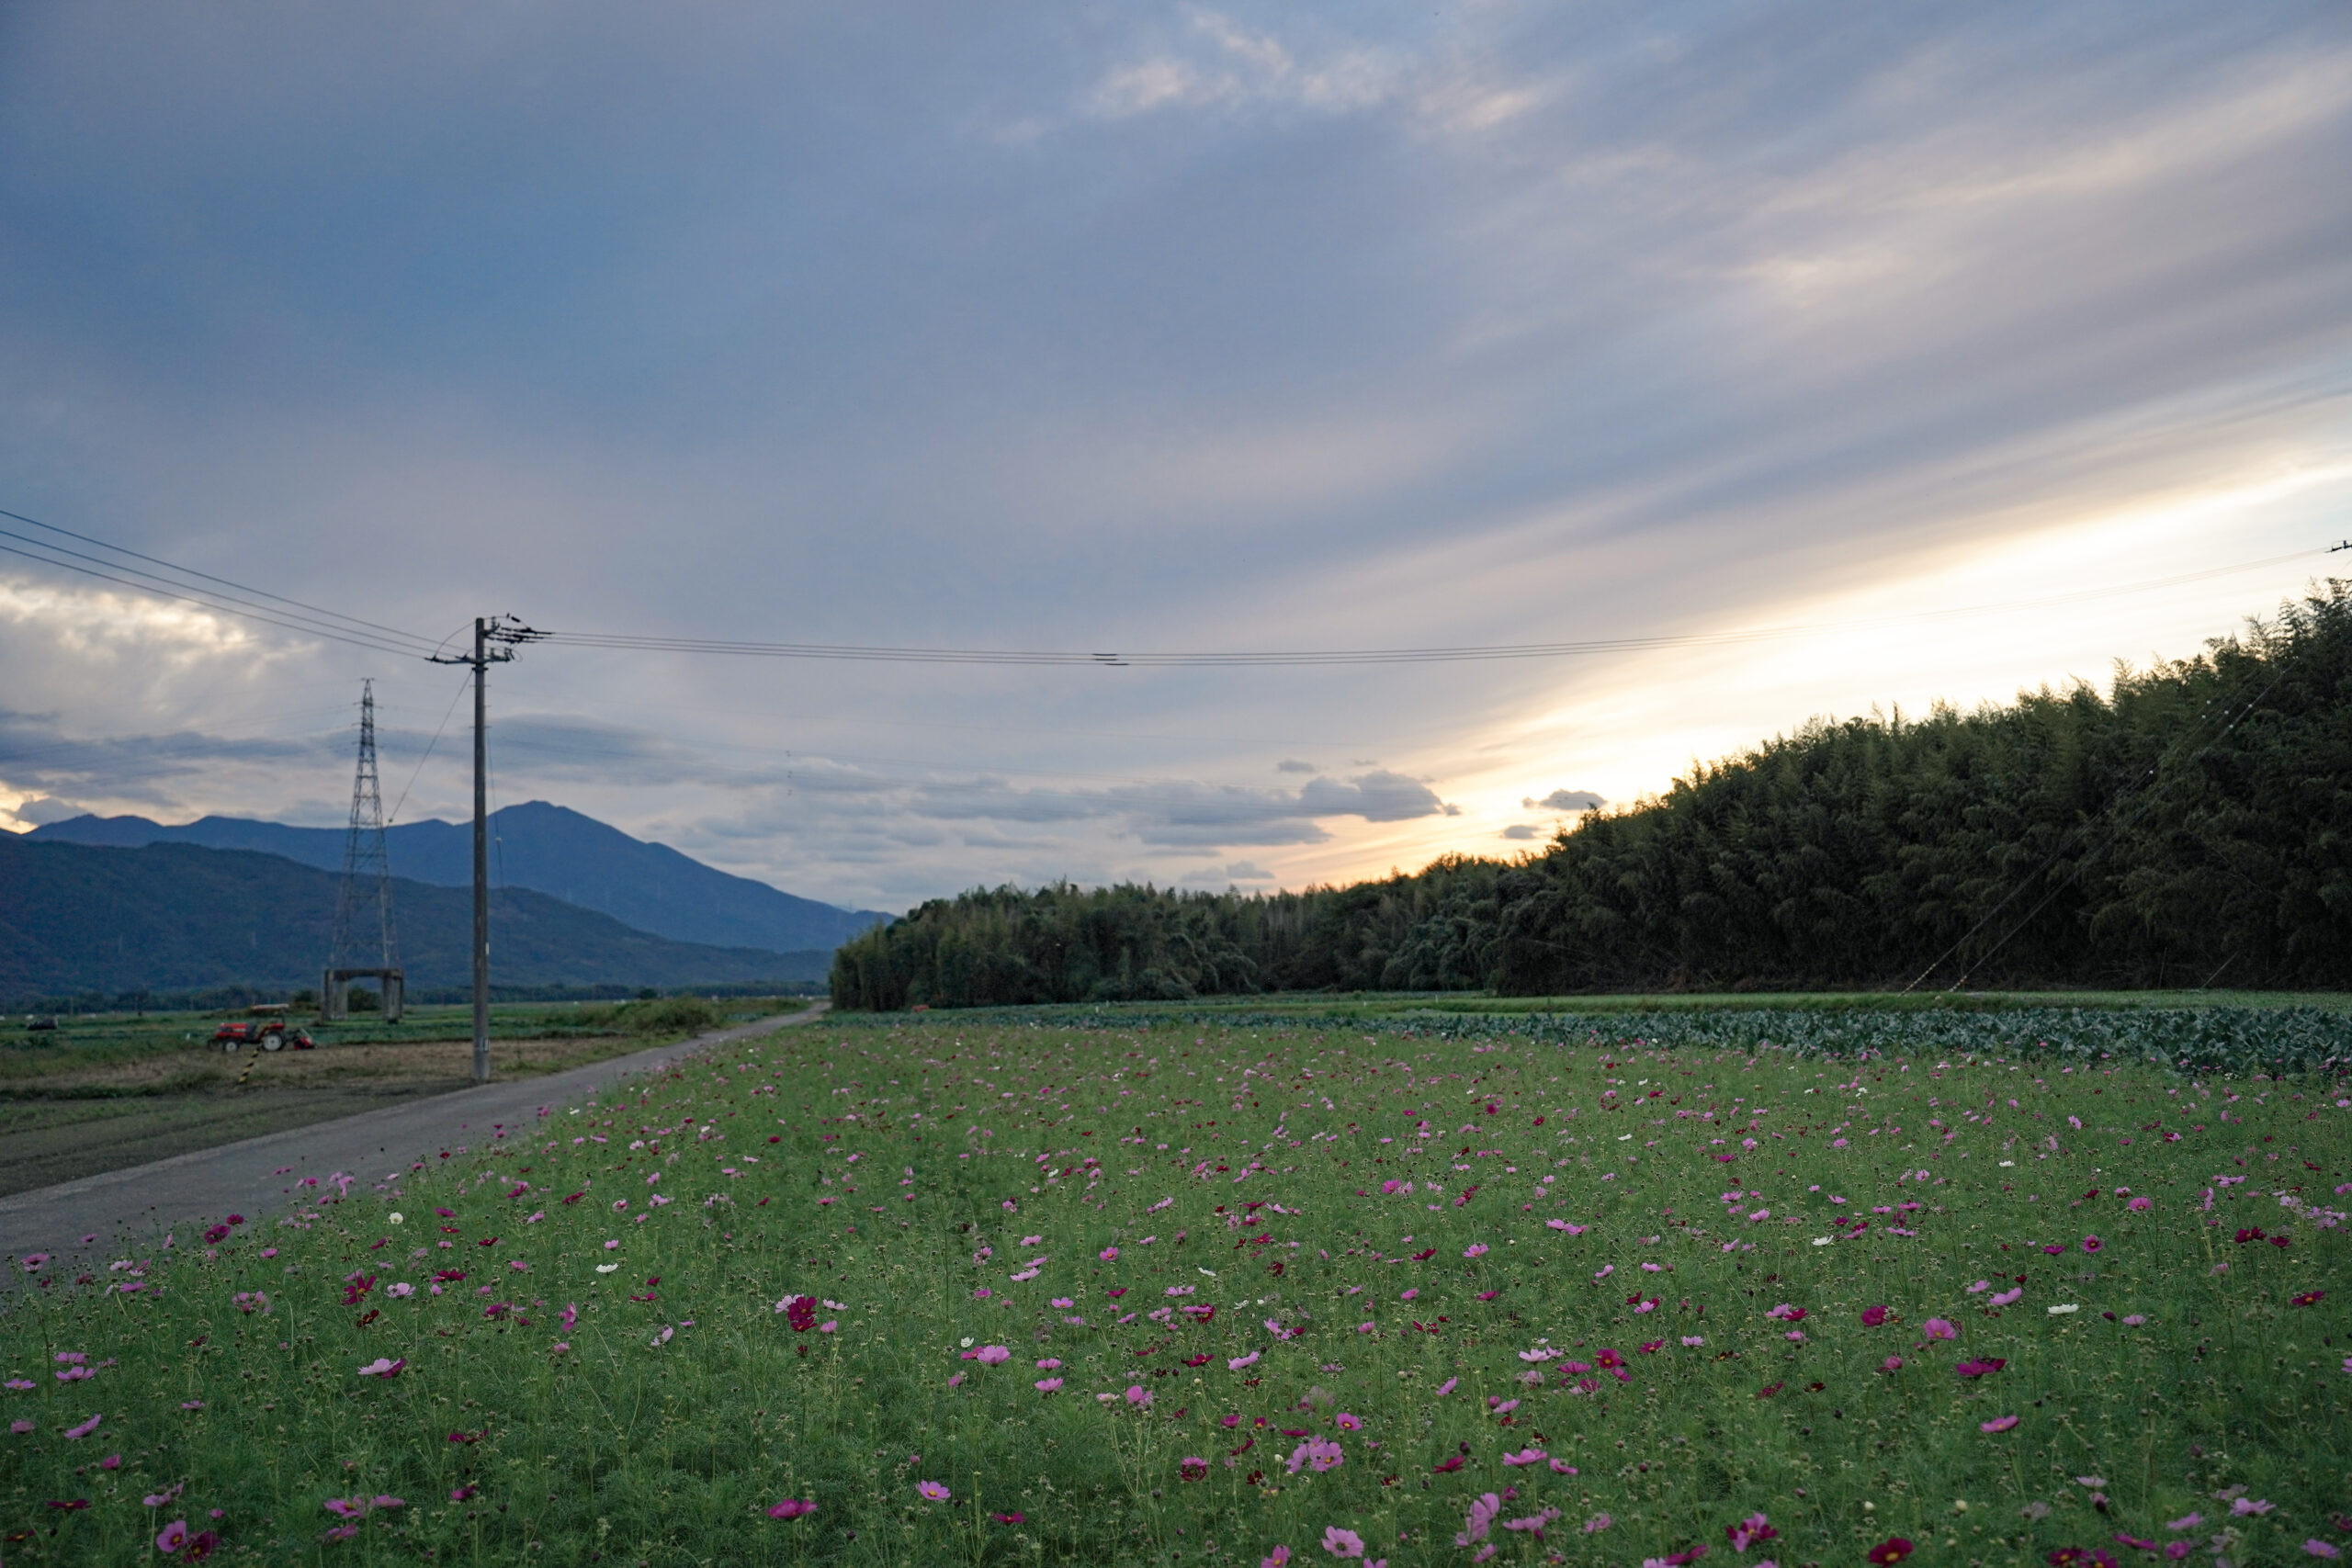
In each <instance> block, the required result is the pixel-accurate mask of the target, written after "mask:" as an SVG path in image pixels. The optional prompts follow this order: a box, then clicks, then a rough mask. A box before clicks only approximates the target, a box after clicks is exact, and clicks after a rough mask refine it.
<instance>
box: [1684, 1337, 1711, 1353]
mask: <svg viewBox="0 0 2352 1568" xmlns="http://www.w3.org/2000/svg"><path fill="white" fill-rule="evenodd" d="M1706 1342H1707V1341H1706V1337H1705V1336H1703V1335H1699V1334H1686V1335H1684V1336H1683V1337H1682V1343H1683V1344H1684V1345H1685V1346H1687V1347H1689V1348H1693V1349H1695V1348H1698V1347H1699V1346H1702V1345H1704V1344H1705V1343H1706Z"/></svg>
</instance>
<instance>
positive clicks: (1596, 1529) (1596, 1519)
mask: <svg viewBox="0 0 2352 1568" xmlns="http://www.w3.org/2000/svg"><path fill="white" fill-rule="evenodd" d="M1616 1522H1617V1521H1616V1520H1614V1519H1612V1518H1611V1517H1609V1516H1608V1515H1607V1514H1595V1515H1593V1516H1592V1517H1590V1518H1589V1519H1587V1520H1585V1522H1584V1533H1585V1534H1587V1535H1598V1534H1600V1532H1601V1531H1602V1530H1605V1529H1608V1528H1609V1527H1610V1526H1611V1525H1612V1524H1615V1523H1616Z"/></svg>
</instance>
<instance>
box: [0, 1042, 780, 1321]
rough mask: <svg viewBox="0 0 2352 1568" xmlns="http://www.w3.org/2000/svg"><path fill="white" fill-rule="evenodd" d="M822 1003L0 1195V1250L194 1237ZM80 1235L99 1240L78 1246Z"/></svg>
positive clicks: (431, 1155) (75, 1259)
mask: <svg viewBox="0 0 2352 1568" xmlns="http://www.w3.org/2000/svg"><path fill="white" fill-rule="evenodd" d="M824 1011H825V1004H823V1003H821V1002H820V1003H819V1004H818V1005H817V1006H816V1007H813V1008H811V1009H809V1010H808V1011H806V1012H797V1013H787V1014H786V1015H784V1016H783V1017H781V1018H764V1019H761V1020H760V1021H757V1022H755V1023H746V1024H742V1025H740V1026H738V1027H736V1028H733V1029H724V1030H718V1031H715V1032H711V1033H708V1034H704V1035H699V1036H697V1037H695V1039H693V1040H688V1041H684V1042H681V1043H677V1044H674V1045H662V1046H657V1047H655V1048H654V1049H652V1050H650V1051H639V1052H635V1053H633V1054H631V1055H627V1056H614V1057H610V1058H608V1059H607V1060H605V1061H602V1062H596V1063H594V1064H592V1065H590V1066H584V1067H574V1068H571V1070H569V1071H567V1072H561V1073H550V1074H548V1075H547V1076H546V1077H533V1078H518V1079H516V1080H515V1081H513V1082H509V1083H502V1082H497V1081H492V1082H490V1083H486V1084H481V1085H478V1086H476V1087H473V1088H469V1089H459V1090H458V1091H457V1092H455V1093H453V1094H443V1095H435V1096H434V1097H433V1098H432V1099H430V1100H412V1101H410V1102H408V1103H406V1104H403V1105H396V1106H391V1107H389V1108H387V1109H385V1110H382V1111H368V1113H367V1114H365V1115H361V1116H347V1117H345V1118H344V1119H343V1120H342V1121H339V1122H315V1123H313V1124H311V1125H310V1126H307V1127H297V1128H294V1129H292V1130H290V1131H288V1132H284V1133H272V1134H268V1135H267V1136H266V1137H259V1138H247V1139H245V1140H244V1141H243V1142H242V1143H235V1144H224V1145H221V1146H220V1147H219V1148H217V1149H202V1150H198V1152H196V1153H194V1154H185V1155H177V1156H174V1157H172V1158H170V1159H165V1160H157V1161H155V1162H154V1163H153V1164H152V1165H141V1166H132V1167H130V1168H128V1169H124V1170H110V1171H107V1172H106V1173H105V1174H103V1175H100V1176H88V1177H84V1178H83V1179H80V1180H78V1181H65V1182H60V1183H59V1184H58V1185H57V1186H54V1187H43V1188H40V1189H38V1190H34V1191H31V1192H19V1193H17V1194H16V1195H15V1196H13V1197H8V1198H0V1253H5V1254H6V1256H7V1257H8V1258H9V1259H11V1260H12V1262H13V1260H14V1259H16V1258H21V1257H23V1256H24V1255H26V1254H27V1253H32V1252H47V1253H51V1254H53V1255H55V1257H56V1258H57V1260H58V1261H57V1263H56V1264H55V1265H53V1266H52V1268H51V1273H52V1274H54V1273H56V1272H60V1271H67V1270H71V1269H76V1268H78V1267H80V1266H81V1260H82V1259H83V1258H85V1256H86V1257H91V1258H95V1257H96V1256H97V1255H98V1254H99V1253H100V1252H101V1251H105V1250H113V1251H114V1252H115V1254H116V1255H117V1256H120V1254H121V1251H122V1250H123V1249H124V1248H125V1247H133V1248H135V1247H153V1245H154V1243H155V1242H156V1241H157V1240H159V1239H160V1238H161V1237H162V1236H163V1235H170V1234H172V1233H173V1227H175V1226H176V1227H178V1228H179V1229H180V1230H181V1231H184V1232H187V1234H186V1235H178V1236H177V1237H176V1239H177V1240H178V1241H179V1242H180V1243H182V1244H187V1243H193V1242H194V1241H195V1240H196V1235H195V1234H194V1233H195V1231H196V1230H197V1228H198V1224H199V1223H209V1222H211V1221H215V1220H219V1219H221V1218H224V1217H226V1216H227V1215H229V1214H231V1213H239V1214H243V1215H244V1216H245V1217H246V1218H247V1219H249V1220H257V1219H260V1218H262V1217H264V1216H265V1215H267V1214H269V1213H272V1212H273V1211H276V1210H277V1209H281V1208H285V1207H288V1206H289V1205H291V1204H293V1203H295V1202H297V1201H300V1200H299V1199H298V1198H297V1196H296V1194H297V1193H303V1194H306V1195H307V1194H308V1193H310V1192H311V1190H312V1189H310V1188H305V1187H303V1186H301V1185H300V1183H302V1182H303V1181H304V1180H305V1179H315V1180H316V1182H317V1183H318V1184H319V1186H320V1187H321V1188H323V1187H324V1184H325V1183H326V1182H327V1180H328V1179H329V1178H330V1177H332V1176H333V1175H334V1173H335V1172H337V1171H342V1172H345V1173H347V1174H349V1175H350V1176H352V1177H354V1178H356V1181H355V1183H354V1185H355V1186H356V1185H359V1184H362V1183H364V1184H367V1185H369V1186H372V1185H373V1184H374V1183H376V1182H377V1181H379V1180H380V1179H383V1178H385V1177H387V1176H391V1175H398V1174H401V1173H405V1172H406V1171H407V1169H408V1168H409V1167H410V1165H412V1164H413V1163H414V1162H415V1161H417V1160H433V1159H437V1158H439V1157H440V1156H441V1153H442V1151H443V1150H445V1149H446V1150H448V1151H449V1152H451V1153H453V1154H454V1153H456V1152H457V1151H458V1149H460V1148H461V1147H462V1148H469V1147H472V1146H473V1145H477V1144H483V1143H488V1142H491V1141H492V1140H493V1139H495V1138H497V1137H499V1136H501V1135H502V1134H505V1133H509V1132H513V1131H515V1130H516V1129H518V1128H521V1127H522V1126H524V1125H526V1123H528V1122H531V1121H533V1120H534V1119H535V1118H536V1117H537V1115H538V1113H539V1112H540V1111H541V1110H543V1109H551V1108H553V1107H556V1106H559V1105H561V1104H563V1103H565V1102H567V1101H571V1100H584V1099H586V1098H587V1097H588V1096H589V1095H591V1094H593V1093H594V1092H596V1091H597V1090H598V1089H605V1088H607V1087H609V1086H612V1085H615V1084H617V1083H618V1082H619V1081H620V1080H621V1079H622V1078H624V1077H630V1076H632V1075H636V1076H646V1075H650V1074H653V1073H658V1072H660V1071H661V1070H662V1069H663V1068H664V1067H667V1066H670V1065H671V1064H672V1063H673V1062H675V1061H677V1060H678V1059H679V1058H680V1057H682V1056H685V1055H690V1054H692V1053H694V1052H696V1051H702V1050H707V1049H708V1048H709V1047H711V1046H713V1045H718V1044H721V1043H726V1042H728V1041H733V1040H748V1039H752V1038H753V1037H754V1036H757V1035H762V1034H766V1033H769V1032H773V1031H775V1030H778V1029H783V1028H786V1027H788V1026H790V1025H792V1024H796V1023H807V1022H809V1021H810V1020H812V1019H816V1018H819V1017H821V1016H823V1014H824ZM85 1236H95V1237H96V1239H95V1240H94V1241H91V1242H87V1243H85V1242H84V1240H83V1239H82V1238H83V1237H85ZM24 1278H25V1275H24V1273H23V1271H22V1270H21V1269H17V1268H15V1267H11V1268H9V1269H6V1270H5V1272H0V1289H5V1288H6V1285H7V1284H13V1283H17V1282H21V1281H22V1280H24Z"/></svg>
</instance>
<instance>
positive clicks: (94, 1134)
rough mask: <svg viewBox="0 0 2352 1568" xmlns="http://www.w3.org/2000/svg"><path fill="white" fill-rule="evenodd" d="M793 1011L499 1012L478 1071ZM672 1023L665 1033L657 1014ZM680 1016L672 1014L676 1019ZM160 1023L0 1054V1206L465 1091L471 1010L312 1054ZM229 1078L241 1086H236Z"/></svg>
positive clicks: (327, 1040) (625, 1008)
mask: <svg viewBox="0 0 2352 1568" xmlns="http://www.w3.org/2000/svg"><path fill="white" fill-rule="evenodd" d="M798 1005H799V1003H798V1002H797V1000H787V999H772V998H730V999H729V1000H728V1001H726V1002H723V1003H719V1004H717V1005H715V1006H714V1005H709V1004H703V1003H699V1002H695V1001H693V1000H691V999H688V1000H686V1001H684V1002H683V1003H681V1002H668V1003H639V1004H623V1005H620V1006H617V1007H616V1006H614V1005H612V1004H609V1003H587V1004H580V1003H560V1002H521V1003H503V1004H501V1005H499V1006H497V1007H495V1008H493V1009H492V1023H491V1028H492V1036H493V1043H492V1064H493V1066H494V1069H495V1071H496V1072H497V1073H498V1074H499V1075H500V1076H501V1077H528V1076H534V1075H539V1074H546V1073H554V1072H561V1071H563V1070H564V1069H565V1068H568V1067H576V1066H585V1065H587V1064H588V1063H591V1062H598V1061H603V1060H605V1059H606V1058H607V1057H611V1056H616V1055H622V1054H624V1053H626V1052H630V1051H635V1050H639V1049H641V1048H642V1047H644V1046H646V1045H649V1044H654V1043H662V1042H663V1041H668V1040H676V1039H683V1038H684V1037H686V1036H687V1035H689V1034H692V1033H693V1032H695V1029H697V1028H701V1027H707V1026H708V1025H710V1024H712V1023H715V1022H718V1021H722V1020H723V1019H731V1018H741V1017H760V1016H764V1015H765V1014H768V1013H770V1012H773V1011H775V1010H778V1009H779V1008H791V1007H797V1006H798ZM664 1008H668V1009H671V1010H673V1011H676V1013H677V1016H676V1018H675V1021H674V1023H673V1021H672V1020H671V1018H670V1015H669V1014H665V1013H663V1012H662V1009H664ZM680 1009H683V1011H677V1010H680ZM243 1016H244V1015H243V1013H242V1012H239V1013H234V1014H214V1013H200V1012H163V1013H149V1014H146V1015H144V1016H134V1015H131V1014H129V1013H115V1014H102V1015H98V1016H96V1017H86V1016H85V1017H75V1016H71V1015H69V1016H68V1017H66V1018H65V1019H64V1020H63V1021H62V1028H60V1029H58V1030H57V1031H55V1032H44V1033H25V1034H15V1033H13V1032H12V1037H11V1038H10V1039H9V1040H8V1041H7V1043H6V1045H5V1046H0V1196H6V1195H8V1194H10V1193H15V1192H22V1191H26V1190H30V1189H33V1188H39V1187H45V1186H48V1185H50V1184H51V1183H53V1182H60V1181H70V1180H73V1179H75V1178H78V1177H84V1176H89V1175H93V1174H95V1173H96V1172H99V1171H104V1170H114V1169H119V1168H122V1167H125V1166H131V1165H140V1164H144V1163H146V1162H147V1161H150V1160H157V1159H163V1158H166V1157H168V1156H172V1155H176V1154H185V1153H187V1152H189V1151H191V1150H195V1149H203V1148H213V1147H217V1146H219V1145H222V1144H227V1143H233V1142H235V1141H236V1140H238V1139H240V1138H250V1137H258V1136H260V1135H261V1134H266V1133H275V1132H280V1131H283V1130H284V1129H286V1128H289V1127H302V1126H308V1125H311V1124H312V1123H314V1122H324V1121H331V1120H334V1119H335V1118H337V1117H343V1116H351V1115H356V1114H358V1113H360V1112H363V1111H374V1110H379V1109H380V1108H382V1107H384V1106H387V1105H396V1104H399V1103H401V1102H402V1101H405V1100H415V1099H419V1098H422V1097H424V1096H427V1095H435V1094H446V1093H447V1092H449V1091H450V1090H452V1089H461V1088H463V1087H464V1086H466V1085H467V1084H469V1083H470V1082H471V1081H472V1060H473V1014H472V1012H471V1010H469V1009H467V1008H461V1007H421V1008H411V1009H410V1010H409V1011H408V1014H407V1016H406V1017H405V1018H404V1019H403V1020H402V1021H401V1022H399V1023H397V1024H390V1023H386V1022H384V1021H382V1020H381V1019H379V1018H373V1017H368V1016H366V1015H360V1016H358V1017H355V1018H353V1019H350V1020H347V1021H344V1022H341V1023H337V1024H334V1025H331V1026H330V1025H312V1026H311V1030H310V1032H311V1035H312V1036H313V1037H314V1038H315V1039H316V1040H317V1041H318V1043H319V1046H320V1049H318V1050H315V1051H280V1052H276V1053H264V1054H262V1055H260V1056H259V1059H258V1060H256V1059H255V1055H254V1053H253V1052H251V1051H243V1052H240V1053H237V1054H235V1055H230V1054H226V1053H223V1052H222V1051H221V1050H220V1048H219V1047H217V1046H215V1045H213V1044H212V1043H211V1037H212V1032H213V1030H214V1029H215V1028H216V1027H217V1025H218V1023H219V1022H220V1020H221V1019H222V1018H224V1017H237V1018H242V1017H243ZM241 1078H242V1079H243V1081H242V1082H241V1081H240V1079H241Z"/></svg>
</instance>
